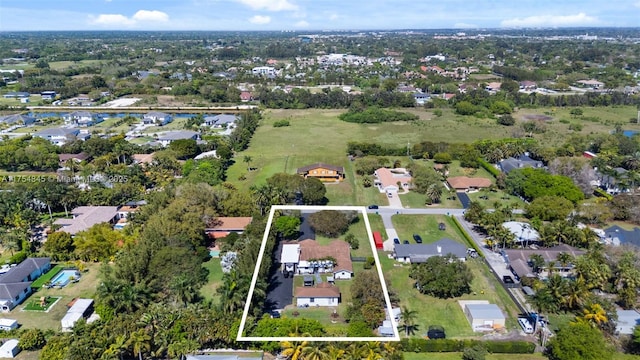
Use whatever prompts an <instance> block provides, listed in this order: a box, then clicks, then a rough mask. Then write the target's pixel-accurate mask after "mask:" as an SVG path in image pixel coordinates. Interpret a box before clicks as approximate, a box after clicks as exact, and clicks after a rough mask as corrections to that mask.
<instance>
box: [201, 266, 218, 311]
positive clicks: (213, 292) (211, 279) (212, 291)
mask: <svg viewBox="0 0 640 360" xmlns="http://www.w3.org/2000/svg"><path fill="white" fill-rule="evenodd" d="M202 266H203V267H204V268H205V269H207V270H209V274H208V275H207V282H206V284H204V286H203V287H202V288H201V289H200V294H201V295H202V297H203V298H204V299H205V300H210V301H214V302H216V301H218V300H220V295H218V293H217V289H218V287H220V285H222V275H223V273H222V267H221V266H220V258H211V259H209V261H207V262H206V263H204V264H202Z"/></svg>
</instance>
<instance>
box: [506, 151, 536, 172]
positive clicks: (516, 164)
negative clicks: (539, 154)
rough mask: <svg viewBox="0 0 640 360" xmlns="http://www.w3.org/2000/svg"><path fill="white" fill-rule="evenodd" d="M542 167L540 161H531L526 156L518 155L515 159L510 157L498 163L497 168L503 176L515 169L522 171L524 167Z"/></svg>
mask: <svg viewBox="0 0 640 360" xmlns="http://www.w3.org/2000/svg"><path fill="white" fill-rule="evenodd" d="M542 166H543V164H542V161H538V160H533V159H532V158H530V157H529V155H527V154H523V155H520V156H518V157H517V158H514V157H510V158H507V159H504V160H502V161H500V162H499V163H498V167H499V168H500V170H501V171H502V172H503V173H505V174H508V173H509V172H510V171H512V170H515V169H522V168H525V167H532V168H541V167H542Z"/></svg>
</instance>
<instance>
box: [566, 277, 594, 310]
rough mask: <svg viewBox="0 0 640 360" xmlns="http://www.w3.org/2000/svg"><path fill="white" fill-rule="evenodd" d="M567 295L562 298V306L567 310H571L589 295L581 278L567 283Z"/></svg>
mask: <svg viewBox="0 0 640 360" xmlns="http://www.w3.org/2000/svg"><path fill="white" fill-rule="evenodd" d="M566 291H567V294H566V296H565V297H564V304H565V305H566V306H567V308H568V309H569V310H573V309H575V308H576V307H578V306H579V305H581V304H582V303H583V302H584V299H585V298H586V297H587V295H589V290H588V289H587V284H586V283H585V281H584V279H583V278H577V279H575V280H573V281H568V282H567V285H566Z"/></svg>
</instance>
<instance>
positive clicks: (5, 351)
mask: <svg viewBox="0 0 640 360" xmlns="http://www.w3.org/2000/svg"><path fill="white" fill-rule="evenodd" d="M18 343H19V341H18V339H9V340H7V341H5V342H4V344H2V346H0V358H3V359H13V358H14V357H16V355H18V353H19V352H20V346H18Z"/></svg>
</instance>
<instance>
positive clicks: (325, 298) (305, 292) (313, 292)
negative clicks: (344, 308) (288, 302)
mask: <svg viewBox="0 0 640 360" xmlns="http://www.w3.org/2000/svg"><path fill="white" fill-rule="evenodd" d="M295 297H296V305H297V306H338V304H339V303H340V289H338V287H337V286H335V285H331V284H329V283H326V282H323V283H320V284H318V285H316V286H313V287H311V286H301V287H297V288H296V290H295Z"/></svg>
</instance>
